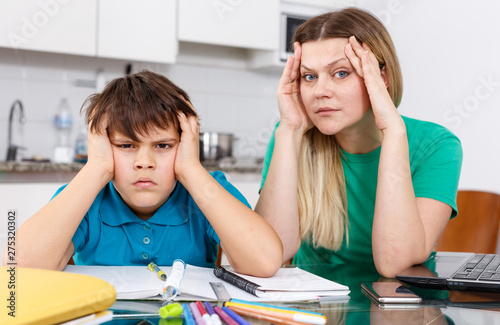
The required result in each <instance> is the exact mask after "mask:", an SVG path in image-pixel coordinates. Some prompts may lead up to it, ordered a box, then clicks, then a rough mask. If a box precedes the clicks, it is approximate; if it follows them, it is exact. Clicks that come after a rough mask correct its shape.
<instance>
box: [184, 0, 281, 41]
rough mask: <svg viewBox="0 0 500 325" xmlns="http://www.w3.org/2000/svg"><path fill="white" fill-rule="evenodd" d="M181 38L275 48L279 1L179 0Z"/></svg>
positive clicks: (277, 35) (277, 33) (277, 38)
mask: <svg viewBox="0 0 500 325" xmlns="http://www.w3.org/2000/svg"><path fill="white" fill-rule="evenodd" d="M178 19H179V21H178V37H179V40H180V41H186V42H194V43H205V44H214V45H222V46H231V47H241V48H248V49H263V50H277V49H278V46H279V21H280V2H279V0H252V1H244V0H211V1H207V0H179V17H178Z"/></svg>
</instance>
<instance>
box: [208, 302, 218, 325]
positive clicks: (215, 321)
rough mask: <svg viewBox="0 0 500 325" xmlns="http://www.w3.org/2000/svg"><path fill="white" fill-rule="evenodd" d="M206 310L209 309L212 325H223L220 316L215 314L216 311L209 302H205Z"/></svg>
mask: <svg viewBox="0 0 500 325" xmlns="http://www.w3.org/2000/svg"><path fill="white" fill-rule="evenodd" d="M205 308H206V309H207V312H208V314H209V315H210V318H211V319H212V324H213V325H222V322H221V321H220V318H219V315H217V314H216V313H215V311H214V309H213V308H212V305H211V304H210V303H209V302H208V301H205Z"/></svg>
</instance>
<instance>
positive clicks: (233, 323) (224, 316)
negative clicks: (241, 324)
mask: <svg viewBox="0 0 500 325" xmlns="http://www.w3.org/2000/svg"><path fill="white" fill-rule="evenodd" d="M214 311H215V312H216V313H217V315H219V317H220V318H221V319H222V320H223V321H224V322H225V323H226V324H227V325H238V322H237V321H235V320H234V319H232V318H231V316H229V315H228V314H226V312H225V311H223V310H222V309H221V308H220V307H219V306H215V307H214Z"/></svg>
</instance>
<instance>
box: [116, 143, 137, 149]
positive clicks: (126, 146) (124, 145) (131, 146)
mask: <svg viewBox="0 0 500 325" xmlns="http://www.w3.org/2000/svg"><path fill="white" fill-rule="evenodd" d="M118 147H120V148H123V149H130V148H133V147H134V146H133V145H131V144H119V145H118Z"/></svg>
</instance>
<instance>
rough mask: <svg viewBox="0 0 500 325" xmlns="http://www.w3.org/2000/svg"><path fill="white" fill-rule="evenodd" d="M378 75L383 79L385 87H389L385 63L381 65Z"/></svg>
mask: <svg viewBox="0 0 500 325" xmlns="http://www.w3.org/2000/svg"><path fill="white" fill-rule="evenodd" d="M380 75H381V76H382V79H383V80H384V84H385V88H389V77H388V76H387V68H386V66H385V64H384V65H383V66H382V68H380Z"/></svg>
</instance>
